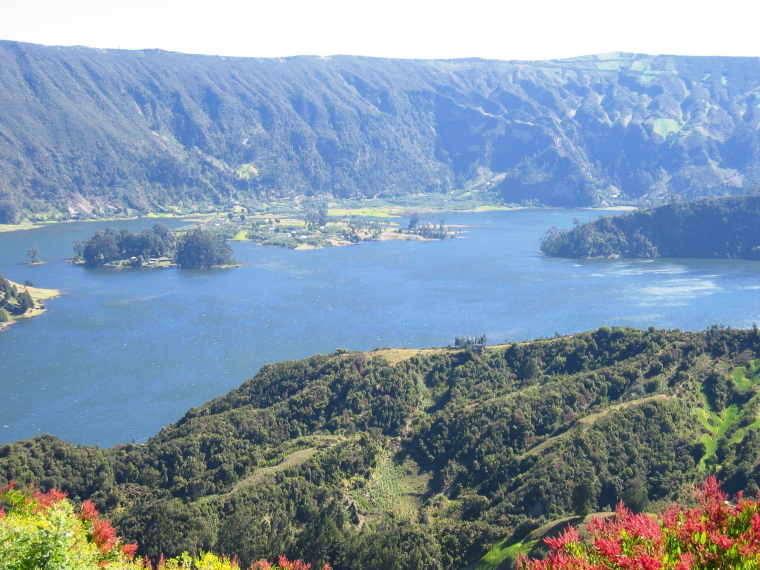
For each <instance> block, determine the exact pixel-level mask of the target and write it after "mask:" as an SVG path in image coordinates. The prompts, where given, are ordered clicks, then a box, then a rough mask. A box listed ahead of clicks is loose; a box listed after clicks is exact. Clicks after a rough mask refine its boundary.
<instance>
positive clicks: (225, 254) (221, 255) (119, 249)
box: [74, 223, 235, 269]
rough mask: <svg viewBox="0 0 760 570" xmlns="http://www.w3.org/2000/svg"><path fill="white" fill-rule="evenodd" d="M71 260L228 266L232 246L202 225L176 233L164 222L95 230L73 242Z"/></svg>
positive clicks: (98, 264)
mask: <svg viewBox="0 0 760 570" xmlns="http://www.w3.org/2000/svg"><path fill="white" fill-rule="evenodd" d="M74 252H75V253H76V257H75V259H81V260H82V261H83V262H84V263H85V264H86V265H90V266H100V265H108V264H120V265H131V266H133V267H142V266H145V265H149V264H151V261H152V260H153V261H155V259H156V258H162V257H163V258H167V259H169V260H171V261H173V262H174V263H176V265H178V266H179V267H184V268H192V269H197V268H210V267H219V266H226V265H232V264H234V263H235V259H234V256H233V253H232V248H231V247H230V245H229V244H228V243H227V241H226V240H225V239H224V237H222V236H219V235H216V234H214V233H213V232H210V231H208V230H204V229H202V228H194V229H191V230H189V231H187V232H185V233H181V234H179V235H177V234H175V232H173V231H172V230H171V229H169V228H168V227H167V226H165V225H164V224H160V223H157V224H156V225H154V226H153V228H152V229H150V230H143V231H141V232H139V233H136V234H133V233H131V232H129V231H128V230H124V229H123V230H116V229H113V228H107V229H105V230H103V231H100V230H99V231H97V232H95V235H94V236H92V237H91V238H89V239H87V240H86V241H85V242H84V243H82V242H79V241H77V242H75V243H74Z"/></svg>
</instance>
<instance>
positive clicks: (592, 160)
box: [0, 41, 760, 223]
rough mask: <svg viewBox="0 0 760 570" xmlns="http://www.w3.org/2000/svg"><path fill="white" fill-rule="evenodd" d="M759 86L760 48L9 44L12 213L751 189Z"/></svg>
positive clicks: (0, 102)
mask: <svg viewBox="0 0 760 570" xmlns="http://www.w3.org/2000/svg"><path fill="white" fill-rule="evenodd" d="M759 96H760V60H758V59H757V58H726V57H678V56H656V57H653V56H647V55H635V54H608V55H603V56H602V55H599V56H588V57H582V58H575V59H569V60H561V61H544V62H504V61H486V60H451V61H422V60H389V59H372V58H364V57H350V56H335V57H327V58H323V57H293V58H286V59H254V58H248V59H246V58H230V57H211V56H198V55H184V54H179V53H169V52H163V51H156V50H149V51H121V50H99V49H88V48H79V47H72V48H62V47H44V46H38V45H32V44H22V43H16V42H7V41H3V42H0V214H3V213H5V214H7V216H8V217H10V218H11V219H14V218H16V217H17V213H18V212H17V211H15V210H13V208H12V207H11V205H15V206H17V207H20V208H21V209H22V210H23V213H24V214H25V215H30V214H31V215H33V216H36V215H42V214H43V213H46V212H47V213H49V212H50V211H51V210H57V211H62V212H65V213H67V214H72V215H73V214H77V213H79V214H83V215H84V214H87V215H89V214H96V215H104V214H111V215H113V214H125V213H128V212H129V213H133V214H134V213H135V212H145V211H167V210H172V209H175V208H176V209H183V208H184V209H188V208H189V209H192V208H199V207H202V206H203V207H209V206H214V205H219V204H228V203H230V202H231V201H242V202H246V201H252V200H254V199H258V200H262V199H272V198H274V197H292V196H296V195H322V196H335V197H343V198H345V197H376V196H377V197H382V198H385V199H388V200H398V199H400V198H401V197H403V196H407V195H413V194H419V193H435V194H438V195H441V196H446V197H448V198H453V197H456V196H460V195H461V194H463V193H467V192H476V193H477V192H481V193H482V196H483V197H484V198H485V199H487V200H503V201H506V202H509V203H521V202H529V203H541V204H548V205H557V206H583V205H592V204H604V203H609V202H615V201H620V200H634V201H636V200H639V199H645V200H648V199H652V200H658V199H660V198H661V197H662V196H668V195H678V196H680V197H683V198H694V197H700V196H705V195H723V194H736V193H743V192H744V191H745V190H746V189H748V188H752V187H754V186H756V185H757V181H758V176H759V174H758V173H760V169H758V166H759V165H760V154H759V153H758V148H759V146H758V143H759V141H760V139H759V137H760V135H759V134H758V132H759V131H758V125H760V114H758V112H757V108H758V97H759ZM3 221H4V220H3V219H0V223H2V222H3Z"/></svg>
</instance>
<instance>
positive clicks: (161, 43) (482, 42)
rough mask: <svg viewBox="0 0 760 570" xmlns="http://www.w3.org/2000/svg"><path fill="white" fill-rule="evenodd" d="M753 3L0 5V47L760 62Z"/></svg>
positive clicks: (106, 0)
mask: <svg viewBox="0 0 760 570" xmlns="http://www.w3.org/2000/svg"><path fill="white" fill-rule="evenodd" d="M758 21H760V1H759V0H722V1H714V0H710V1H707V0H635V1H632V0H628V1H626V2H620V1H617V0H533V1H530V0H522V1H519V2H517V1H515V0H500V1H499V0H467V1H463V0H436V1H429V0H383V1H378V0H268V1H262V0H249V1H240V0H183V1H176V0H118V1H115V0H0V39H4V40H17V41H24V42H31V43H38V44H44V45H84V46H89V47H98V48H122V49H153V48H158V49H164V50H168V51H180V52H185V53H203V54H209V55H225V56H247V57H285V56H293V55H321V56H328V55H336V54H350V55H366V56H375V57H398V58H414V59H449V58H463V57H482V58H488V59H504V60H513V59H523V60H539V59H558V58H565V57H575V56H580V55H588V54H595V53H609V52H612V51H627V52H637V53H648V54H655V55H656V54H662V53H665V54H674V55H738V56H760V41H758V31H757V23H758Z"/></svg>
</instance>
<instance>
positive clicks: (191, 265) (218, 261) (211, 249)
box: [176, 228, 235, 269]
mask: <svg viewBox="0 0 760 570" xmlns="http://www.w3.org/2000/svg"><path fill="white" fill-rule="evenodd" d="M176 260H177V265H179V266H180V267H184V268H187V269H208V268H211V267H225V266H229V265H233V264H234V263H235V258H234V257H233V253H232V248H231V247H230V244H228V243H227V240H226V239H224V238H223V237H222V236H220V235H216V234H213V233H211V232H209V231H206V230H203V229H201V228H196V229H193V230H190V231H189V232H187V233H185V234H184V235H182V236H180V237H179V239H178V240H177V253H176Z"/></svg>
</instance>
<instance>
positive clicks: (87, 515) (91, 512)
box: [79, 499, 98, 521]
mask: <svg viewBox="0 0 760 570" xmlns="http://www.w3.org/2000/svg"><path fill="white" fill-rule="evenodd" d="M97 516H98V509H97V508H96V507H95V503H93V502H92V501H91V500H89V499H87V500H86V501H84V502H83V503H82V508H81V510H80V511H79V518H81V519H82V520H85V521H91V520H93V519H94V518H95V517H97Z"/></svg>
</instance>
